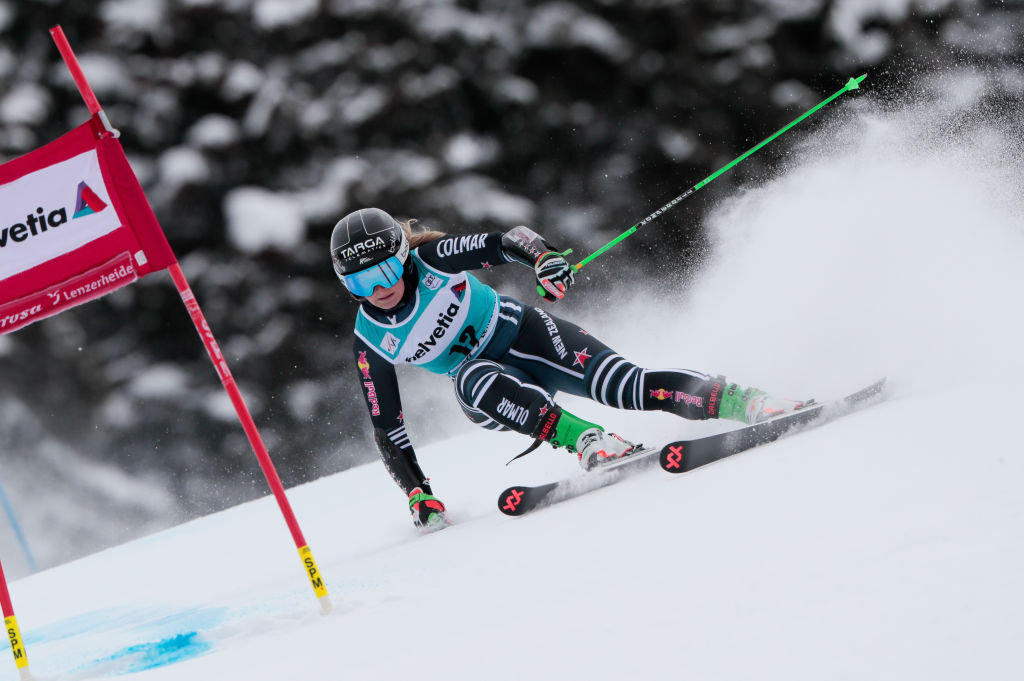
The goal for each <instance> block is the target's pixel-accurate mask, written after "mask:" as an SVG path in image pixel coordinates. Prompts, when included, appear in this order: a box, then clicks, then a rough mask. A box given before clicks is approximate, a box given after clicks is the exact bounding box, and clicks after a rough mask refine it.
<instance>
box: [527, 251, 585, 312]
mask: <svg viewBox="0 0 1024 681" xmlns="http://www.w3.org/2000/svg"><path fill="white" fill-rule="evenodd" d="M533 270H534V272H535V273H536V275H537V293H539V294H541V296H543V297H544V299H545V300H561V299H562V297H563V296H564V295H565V292H566V291H567V290H568V289H569V287H570V286H571V285H572V283H573V281H575V279H576V271H575V270H574V269H573V268H572V265H570V264H569V263H568V262H566V260H565V258H563V257H562V254H561V253H556V252H554V251H548V252H547V253H542V254H541V256H540V257H539V258H537V262H536V263H535V264H534V266H533Z"/></svg>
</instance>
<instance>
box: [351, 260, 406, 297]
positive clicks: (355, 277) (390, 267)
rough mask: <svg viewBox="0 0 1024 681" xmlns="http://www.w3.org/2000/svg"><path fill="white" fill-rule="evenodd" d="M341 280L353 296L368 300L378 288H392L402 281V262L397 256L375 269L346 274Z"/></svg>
mask: <svg viewBox="0 0 1024 681" xmlns="http://www.w3.org/2000/svg"><path fill="white" fill-rule="evenodd" d="M341 280H342V282H344V284H345V288H347V289H348V290H349V291H351V292H352V293H353V294H355V295H357V296H359V297H360V298H367V297H369V296H371V295H373V289H375V288H377V287H378V286H383V287H384V288H391V287H392V286H394V285H395V284H397V283H398V282H400V281H401V280H402V261H401V260H399V259H398V257H397V256H391V257H390V258H388V259H387V260H384V261H382V262H379V263H377V264H376V265H374V266H373V267H368V268H366V269H365V270H359V271H358V272H353V273H352V274H346V275H345V276H344V277H342V278H341Z"/></svg>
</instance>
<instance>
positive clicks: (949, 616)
mask: <svg viewBox="0 0 1024 681" xmlns="http://www.w3.org/2000/svg"><path fill="white" fill-rule="evenodd" d="M964 78H965V80H962V81H960V82H957V83H955V84H954V85H953V86H951V87H950V89H949V90H948V93H947V92H945V91H943V90H941V89H933V90H931V92H932V95H931V99H930V101H926V102H923V103H908V104H906V105H904V106H902V107H899V108H898V109H896V110H893V111H881V110H879V109H878V107H876V106H873V105H871V103H870V100H869V98H868V97H867V96H865V97H863V98H862V99H861V100H860V101H858V102H857V103H855V104H853V105H848V106H844V107H843V108H842V111H843V112H844V113H843V116H841V118H843V119H844V120H845V122H844V123H843V124H841V125H839V124H836V125H833V126H831V127H830V128H829V129H828V130H823V131H821V132H819V133H818V134H816V135H813V136H810V137H807V138H805V139H803V141H802V142H801V143H800V144H799V145H797V146H795V147H794V148H793V151H792V153H791V159H792V160H791V161H790V164H789V167H787V168H786V169H785V171H784V172H781V173H780V174H779V176H778V177H777V178H775V179H773V180H771V181H768V182H766V183H765V184H764V185H763V186H760V187H757V188H751V189H748V190H747V191H745V192H744V193H742V194H741V195H739V196H737V197H734V198H732V199H729V200H727V201H725V202H723V204H722V205H721V206H720V207H719V209H718V210H717V211H716V214H715V216H714V217H713V220H712V228H713V229H714V231H715V234H716V235H717V236H716V247H715V250H714V252H713V253H712V254H710V256H709V258H708V260H707V262H706V263H705V266H704V269H703V270H702V272H701V275H700V276H699V277H698V278H697V281H696V283H695V285H694V286H692V287H691V288H690V289H689V290H687V291H678V292H673V293H675V294H677V296H678V298H674V299H673V300H674V301H675V302H673V303H671V304H668V303H666V302H665V301H663V300H652V299H651V293H650V292H649V291H648V292H646V293H645V294H644V295H645V297H638V298H637V300H636V301H635V302H634V304H633V305H632V306H631V307H630V310H629V311H628V312H626V313H623V314H621V315H619V316H617V317H615V318H613V319H611V320H609V319H608V313H607V312H602V313H598V312H595V313H593V314H592V315H589V316H588V315H585V314H584V315H574V314H571V313H565V312H563V314H566V315H567V316H571V317H573V318H575V319H577V320H579V321H581V322H583V323H584V324H586V325H589V326H590V327H591V328H593V329H595V333H596V334H597V335H599V336H600V337H602V339H604V340H606V341H608V342H609V343H610V344H612V345H613V346H614V347H617V348H619V349H621V350H622V351H623V352H624V354H626V355H628V356H631V357H635V358H637V359H642V361H643V362H644V363H646V364H648V365H651V366H658V365H674V366H680V365H682V366H687V367H692V368H698V369H702V370H706V371H721V372H723V373H726V374H727V375H729V376H730V377H734V378H736V379H737V380H740V381H742V382H746V383H756V384H757V385H761V386H763V387H765V388H767V389H769V390H772V391H775V392H781V393H788V394H793V395H805V394H808V393H810V394H814V395H818V396H821V397H828V396H832V395H838V394H841V393H844V392H847V391H848V390H850V389H853V388H856V387H859V386H860V385H862V384H864V383H866V382H868V381H870V380H872V379H874V378H876V377H877V376H879V375H883V374H885V375H888V376H889V379H890V390H889V394H888V398H887V400H886V401H885V402H883V403H881V404H879V405H877V406H874V407H871V408H870V409H867V410H865V411H863V412H859V413H857V414H855V415H852V416H850V417H848V418H845V419H843V420H840V421H837V422H835V423H832V424H829V425H828V426H826V427H823V428H821V429H818V430H815V431H811V432H808V433H804V434H801V435H798V436H796V437H793V438H791V439H787V440H783V441H780V442H777V443H775V444H772V445H769V446H766V447H764V448H761V449H759V450H755V451H753V452H749V453H746V454H743V455H740V456H737V457H734V458H732V459H729V460H726V461H723V462H720V463H718V464H715V465H713V466H710V467H707V468H705V469H702V470H698V471H696V472H694V473H691V474H687V475H684V476H679V477H674V476H668V475H665V474H663V473H661V472H660V471H656V470H655V471H648V472H646V473H643V474H640V475H638V476H636V477H634V478H630V479H628V480H626V481H625V482H623V483H621V484H619V485H616V486H613V487H610V488H606V489H603V490H600V491H597V492H594V493H592V494H590V495H587V496H584V497H581V498H579V499H575V500H572V501H569V502H566V503H564V504H561V505H558V506H555V507H552V508H549V509H546V510H544V511H542V512H538V513H536V514H534V515H530V516H527V517H525V518H520V519H510V518H506V517H504V516H501V515H500V514H499V513H498V512H497V510H496V507H495V506H496V496H497V493H498V492H499V491H500V490H501V489H503V488H504V487H505V486H507V485H508V484H511V483H513V482H526V483H535V482H541V481H546V480H549V479H552V478H553V477H556V476H561V475H563V474H566V473H570V472H573V471H574V470H575V468H576V464H575V462H574V461H573V460H572V458H571V457H569V456H567V455H565V454H564V453H563V454H559V453H556V452H552V451H550V450H547V449H546V448H545V449H543V450H541V451H538V452H537V453H535V454H533V455H531V456H530V457H527V458H525V459H523V460H520V461H519V462H517V463H515V464H513V465H512V466H509V467H507V468H506V467H505V466H504V465H503V464H504V462H505V461H506V460H507V459H508V458H510V456H511V454H513V453H515V452H517V451H519V448H520V447H521V445H522V444H523V441H522V438H521V437H520V436H515V435H510V434H504V435H502V434H492V433H487V432H483V431H480V432H476V431H474V430H472V429H471V428H470V427H469V426H468V425H467V424H465V423H463V422H461V421H458V422H456V421H455V420H453V421H452V425H451V427H452V429H453V432H458V433H460V434H459V435H457V436H455V437H453V438H452V439H450V440H448V441H446V442H442V443H437V444H433V445H430V446H425V447H422V448H420V458H421V462H422V464H423V467H424V469H425V470H426V471H427V472H428V473H429V475H430V476H431V478H432V481H433V483H434V486H435V491H436V492H437V493H438V495H439V496H441V497H442V498H443V499H444V501H445V502H446V503H447V504H448V506H449V508H450V510H451V516H452V518H453V520H454V521H455V525H454V526H453V527H451V528H449V529H446V530H444V531H443V532H439V533H437V534H433V535H429V536H420V535H419V534H418V532H417V531H416V530H415V529H414V528H413V527H412V525H411V523H410V522H409V520H408V518H407V515H406V513H405V510H404V501H403V499H402V497H401V495H400V493H399V492H398V491H397V488H395V486H394V485H393V483H392V482H391V481H390V479H389V478H388V476H387V474H386V473H385V472H384V470H383V467H382V466H380V465H377V464H373V465H368V466H363V467H360V468H357V469H353V470H350V471H346V472H344V473H341V474H338V475H335V476H332V477H329V478H325V479H321V480H319V481H317V482H315V483H312V484H309V485H305V486H302V487H300V488H296V489H293V490H290V498H291V499H292V502H293V505H294V506H295V510H296V513H297V515H298V517H299V520H300V522H301V523H302V525H303V529H304V530H305V533H306V536H307V539H308V540H309V542H310V546H311V547H312V548H313V551H314V553H315V555H316V558H317V560H318V561H319V564H320V568H321V570H322V571H323V573H324V575H325V577H326V579H327V582H328V586H329V588H330V590H331V593H332V597H333V600H334V602H335V609H334V611H333V612H332V613H331V614H330V615H327V616H321V615H319V614H318V609H317V605H316V602H315V600H314V598H313V595H312V592H311V590H310V589H309V586H308V583H307V580H306V578H305V576H304V573H303V571H302V569H301V565H300V563H299V561H298V556H297V555H296V554H295V551H294V549H293V546H292V544H291V542H290V538H289V536H288V533H287V531H286V529H285V527H284V523H283V522H282V521H281V519H280V516H279V514H278V511H277V508H276V505H275V504H274V502H273V500H272V499H270V498H265V499H262V500H259V501H257V502H252V503H249V504H245V505H242V506H239V507H235V508H232V509H230V510H228V511H225V512H222V513H218V514H216V515H212V516H209V517H206V518H202V519H199V520H196V521H193V522H190V523H187V524H184V525H180V526H178V527H175V528H173V529H171V530H168V531H164V532H161V533H158V534H154V535H151V536H149V537H146V538H144V539H141V540H137V541H133V542H131V543H128V544H124V545H121V546H118V547H115V548H112V549H110V550H107V551H104V552H102V553H99V554H95V555H93V556H89V557H87V558H85V559H82V560H79V561H76V562H73V563H69V564H66V565H62V566H60V567H57V568H54V569H51V570H48V571H46V572H43V573H41V574H38V575H34V576H32V577H29V578H25V579H21V580H18V581H16V582H15V583H14V584H12V595H13V598H14V601H15V606H16V608H17V612H18V616H19V621H20V623H21V626H22V630H23V634H24V635H25V640H26V645H27V651H28V655H29V659H30V660H31V663H32V670H33V671H34V673H35V674H36V675H37V676H38V677H41V678H49V679H79V678H81V679H85V678H107V677H112V676H117V675H121V674H125V673H133V678H140V679H147V680H148V679H154V680H155V679H179V678H187V679H198V680H200V681H203V680H207V679H209V680H213V679H217V680H220V679H224V678H245V679H249V680H252V681H260V680H262V679H281V678H297V677H301V676H314V675H315V676H322V675H329V676H330V677H332V678H339V677H343V678H356V679H391V678H399V677H407V676H417V677H418V676H423V677H426V678H445V679H480V678H522V677H526V678H538V679H547V678H552V679H553V678H570V679H576V678H589V679H620V678H638V679H660V678H696V679H711V678H713V679H750V678H772V679H775V678H778V679H786V680H787V681H792V680H795V679H807V680H812V679H813V680H815V681H818V680H820V679H865V678H870V679H900V680H905V679H929V680H930V681H931V680H935V679H965V678H971V679H1016V678H1020V677H1021V674H1022V669H1021V662H1020V654H1019V650H1018V649H1017V646H1018V645H1019V642H1020V641H1021V640H1022V638H1024V620H1022V618H1021V617H1020V612H1021V610H1022V606H1024V597H1022V591H1024V590H1022V588H1021V586H1020V575H1021V574H1024V548H1022V542H1021V537H1022V534H1021V529H1020V528H1021V524H1022V521H1024V495H1022V494H1021V489H1022V487H1024V485H1022V483H1024V460H1022V457H1021V454H1020V450H1021V448H1020V446H1019V444H1018V440H1019V435H1018V431H1019V429H1018V428H1017V424H1016V418H1018V416H1019V411H1020V409H1019V400H1018V399H1017V393H1018V392H1019V391H1018V390H1017V386H1019V385H1020V384H1021V381H1022V380H1024V360H1022V357H1021V353H1020V350H1019V343H1020V341H1019V339H1020V337H1021V335H1022V334H1021V332H1022V331H1024V322H1022V321H1021V318H1020V314H1019V310H1020V299H1021V293H1022V292H1024V286H1022V282H1024V275H1022V274H1021V270H1020V263H1021V262H1022V259H1024V229H1022V227H1021V217H1022V210H1021V209H1022V199H1021V197H1022V195H1024V192H1021V180H1020V177H1022V176H1024V175H1022V173H1021V171H1022V170H1024V168H1022V165H1024V164H1022V155H1021V153H1020V148H1019V147H1018V146H1016V143H1015V142H1011V141H1010V140H1012V139H1019V136H1016V137H1012V136H1010V135H1009V134H1008V130H1007V129H1006V127H1005V124H1002V123H998V122H993V120H992V119H988V118H986V117H985V116H982V115H980V114H977V113H976V112H977V110H978V107H979V105H980V103H981V102H982V98H983V97H984V93H985V78H984V77H982V76H972V77H970V78H968V77H966V76H965V77H964ZM950 80H951V79H950V78H949V77H948V75H947V80H946V82H950ZM837 118H840V116H838V115H837ZM789 143H790V144H793V142H792V141H790V142H789ZM637 238H642V237H637ZM608 257H612V256H608ZM662 290H663V291H664V290H665V289H662ZM573 295H576V296H578V298H579V299H580V300H581V301H582V300H586V299H587V293H586V289H585V288H583V287H580V289H579V290H578V291H577V290H574V291H573ZM588 302H590V303H594V302H600V301H593V300H590V301H588ZM638 329H644V330H645V333H644V334H642V335H641V334H638V333H637V330H638ZM652 329H653V331H652ZM429 385H433V386H434V387H436V388H437V389H438V391H439V392H438V394H440V391H442V390H444V391H446V390H448V388H447V387H446V386H445V384H444V381H443V379H439V381H438V382H437V383H436V384H429ZM445 394H447V393H445ZM450 402H451V400H439V401H438V405H437V409H436V411H435V412H432V413H431V414H423V413H419V414H414V413H410V416H409V430H410V432H411V433H412V434H413V437H415V433H416V428H417V421H416V419H421V421H420V423H422V422H424V421H425V420H426V419H434V420H437V419H455V418H457V414H456V413H455V411H454V407H453V406H452V405H451V404H449V403H450ZM566 403H567V404H571V405H573V407H574V408H575V410H577V411H580V412H583V413H586V414H588V415H592V416H594V417H595V418H598V419H600V420H602V421H603V422H604V423H606V424H607V425H608V426H609V427H612V428H614V429H616V430H618V431H619V432H622V433H623V434H625V435H626V436H631V437H634V438H639V437H641V436H642V437H643V439H645V440H649V441H653V440H658V439H663V438H668V437H674V436H677V435H681V434H683V433H686V434H699V433H702V432H712V431H714V430H716V429H720V428H723V427H725V424H721V423H698V424H690V423H684V422H681V421H678V420H676V419H673V418H672V417H669V416H667V415H664V414H636V413H630V414H624V413H617V412H613V411H612V410H609V409H606V408H603V407H599V406H596V405H591V404H589V403H583V402H581V401H577V400H566ZM15 678H17V675H16V673H15V670H14V666H13V664H9V665H0V681H8V680H13V679H15Z"/></svg>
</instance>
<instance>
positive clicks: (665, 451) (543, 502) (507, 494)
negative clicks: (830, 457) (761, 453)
mask: <svg viewBox="0 0 1024 681" xmlns="http://www.w3.org/2000/svg"><path fill="white" fill-rule="evenodd" d="M884 387H885V379H884V378H883V379H881V380H879V381H876V382H874V383H872V384H871V385H869V386H867V387H866V388H863V389H862V390H858V391H857V392H855V393H853V394H851V395H847V396H846V397H844V398H842V399H838V400H834V401H831V402H824V403H821V404H817V405H813V406H810V407H807V408H806V409H802V410H800V411H798V412H795V413H792V414H787V415H785V416H780V417H778V418H775V419H772V420H770V421H765V422H764V423H758V424H755V425H752V426H744V427H742V428H739V429H737V430H732V431H729V432H727V433H720V434H718V435H709V436H706V437H701V438H696V439H693V440H680V441H677V442H670V443H668V444H667V445H665V446H664V447H660V448H658V447H651V448H642V449H641V450H640V451H638V452H637V453H636V454H633V455H631V456H629V457H626V458H624V459H622V460H620V461H617V462H615V463H613V464H610V465H607V466H602V467H601V468H597V469H594V470H592V471H590V472H587V473H582V474H580V475H575V476H572V477H568V478H564V479H562V480H556V481H554V482H549V483H546V484H543V485H536V486H530V485H513V486H512V487H509V488H507V489H506V490H505V491H503V492H502V493H501V494H500V495H499V496H498V509H499V510H500V511H501V512H502V513H504V514H505V515H508V516H522V515H526V514H527V513H529V512H531V511H535V510H537V509H539V508H544V507H545V506H551V505H552V504H557V503H558V502H560V501H565V500H567V499H572V498H573V497H578V496H580V495H583V494H586V493H588V492H592V491H594V490H596V489H601V488H602V487H607V486H608V485H613V484H615V483H617V482H619V481H620V480H622V479H623V478H625V477H627V476H629V475H631V474H633V473H637V472H639V471H642V470H645V469H647V468H650V467H653V466H654V464H655V462H658V463H660V464H661V467H662V468H663V469H664V470H666V471H668V472H670V473H684V472H686V471H690V470H693V469H694V468H698V467H700V466H704V465H706V464H709V463H712V462H714V461H718V460H720V459H724V458H725V457H727V456H732V455H733V454H738V453H740V452H742V451H745V450H747V449H751V448H753V447H757V446H758V445H763V444H767V443H769V442H773V441H774V440H777V439H779V438H780V437H783V436H784V435H791V434H793V433H796V432H800V431H802V430H806V429H808V428H813V427H816V426H819V425H822V424H824V423H827V422H829V421H832V420H835V419H837V418H839V417H841V416H844V415H846V414H848V413H850V412H852V411H854V410H856V409H859V408H861V407H863V406H867V405H868V404H871V403H873V402H874V401H875V399H874V398H877V397H879V396H880V395H881V393H882V390H883V389H884Z"/></svg>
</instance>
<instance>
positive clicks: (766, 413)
mask: <svg viewBox="0 0 1024 681" xmlns="http://www.w3.org/2000/svg"><path fill="white" fill-rule="evenodd" d="M812 404H814V400H791V399H788V398H785V397H772V396H771V395H769V394H768V393H766V392H765V391H763V390H758V389H757V388H747V389H746V390H744V389H743V388H741V387H740V386H739V385H738V384H736V383H729V384H728V385H726V386H725V392H724V394H723V395H722V404H721V406H720V407H719V409H718V418H720V419H731V420H733V421H742V422H743V423H747V424H750V425H753V424H755V423H761V422H762V421H767V420H768V419H772V418H775V417H776V416H782V415H783V414H791V413H793V412H795V411H799V410H801V409H803V408H805V407H809V406H810V405H812Z"/></svg>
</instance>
